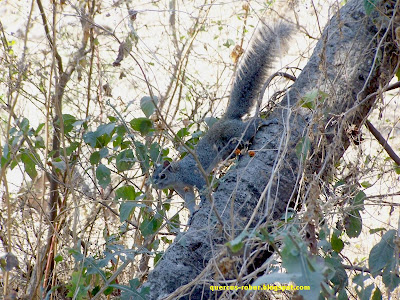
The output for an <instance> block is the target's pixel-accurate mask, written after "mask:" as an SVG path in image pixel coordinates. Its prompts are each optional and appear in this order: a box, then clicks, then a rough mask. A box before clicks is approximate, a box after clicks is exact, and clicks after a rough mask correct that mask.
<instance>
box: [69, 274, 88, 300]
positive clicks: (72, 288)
mask: <svg viewBox="0 0 400 300" xmlns="http://www.w3.org/2000/svg"><path fill="white" fill-rule="evenodd" d="M86 279H87V275H86V272H79V271H75V272H73V273H72V278H71V282H70V284H68V285H67V289H68V291H69V292H68V294H67V296H68V297H71V298H72V297H74V299H77V300H83V299H85V298H86V297H87V291H88V290H89V288H90V286H86V285H85V282H86ZM76 291H77V292H76Z"/></svg>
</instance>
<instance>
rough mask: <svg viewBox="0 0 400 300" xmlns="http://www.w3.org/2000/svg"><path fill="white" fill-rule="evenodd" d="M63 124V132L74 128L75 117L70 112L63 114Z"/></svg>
mask: <svg viewBox="0 0 400 300" xmlns="http://www.w3.org/2000/svg"><path fill="white" fill-rule="evenodd" d="M62 118H63V126H64V133H68V132H70V131H72V129H74V123H75V122H76V118H75V117H74V116H73V115H70V114H63V115H62Z"/></svg>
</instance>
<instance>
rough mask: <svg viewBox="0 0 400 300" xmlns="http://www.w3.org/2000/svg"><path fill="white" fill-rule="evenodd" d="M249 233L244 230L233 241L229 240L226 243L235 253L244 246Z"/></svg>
mask: <svg viewBox="0 0 400 300" xmlns="http://www.w3.org/2000/svg"><path fill="white" fill-rule="evenodd" d="M248 235H249V233H248V232H247V231H242V232H241V233H240V234H239V235H238V236H237V237H235V238H234V239H233V240H232V241H229V242H227V243H226V244H225V245H226V246H228V247H229V249H231V251H232V252H233V253H238V252H239V251H240V250H242V248H243V246H244V242H243V241H244V239H246V238H247V237H248Z"/></svg>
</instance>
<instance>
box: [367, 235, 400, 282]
mask: <svg viewBox="0 0 400 300" xmlns="http://www.w3.org/2000/svg"><path fill="white" fill-rule="evenodd" d="M395 236H396V230H394V229H391V230H389V231H387V232H386V233H385V234H384V235H383V236H382V239H381V240H380V242H379V243H378V244H376V245H375V246H374V247H372V249H371V252H370V253H369V258H368V264H369V269H370V271H371V274H372V276H373V277H376V276H377V275H378V274H379V273H380V272H381V271H382V270H383V269H384V268H385V267H386V266H388V265H390V264H391V262H392V261H393V260H394V259H395V257H394V253H395V251H394V247H395V245H394V238H395Z"/></svg>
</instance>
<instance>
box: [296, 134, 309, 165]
mask: <svg viewBox="0 0 400 300" xmlns="http://www.w3.org/2000/svg"><path fill="white" fill-rule="evenodd" d="M310 148H311V141H310V139H309V138H308V137H302V138H301V139H300V141H299V142H298V143H297V145H296V155H297V158H298V159H300V160H301V161H302V162H304V161H305V159H306V158H307V155H308V152H309V151H310Z"/></svg>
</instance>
